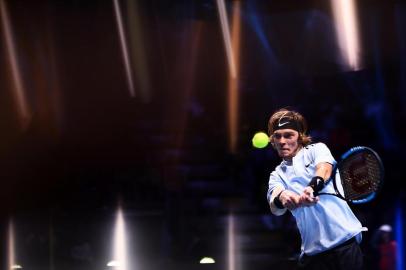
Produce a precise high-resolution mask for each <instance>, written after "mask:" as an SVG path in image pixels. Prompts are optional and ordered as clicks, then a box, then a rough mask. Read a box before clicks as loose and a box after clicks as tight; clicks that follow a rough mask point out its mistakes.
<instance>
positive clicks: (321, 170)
mask: <svg viewBox="0 0 406 270" xmlns="http://www.w3.org/2000/svg"><path fill="white" fill-rule="evenodd" d="M332 170H333V166H332V165H331V164H330V163H327V162H323V163H319V164H317V165H316V173H315V175H314V176H320V177H321V178H323V179H324V181H326V180H327V179H329V178H330V176H331V172H332Z"/></svg>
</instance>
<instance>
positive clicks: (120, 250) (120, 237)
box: [114, 208, 129, 270]
mask: <svg viewBox="0 0 406 270" xmlns="http://www.w3.org/2000/svg"><path fill="white" fill-rule="evenodd" d="M125 240H126V232H125V223H124V217H123V211H122V210H121V208H119V209H118V211H117V219H116V224H115V231H114V259H115V260H116V261H118V262H119V265H120V267H119V269H120V270H128V269H129V268H128V261H127V244H126V241H125Z"/></svg>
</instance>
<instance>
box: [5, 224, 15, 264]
mask: <svg viewBox="0 0 406 270" xmlns="http://www.w3.org/2000/svg"><path fill="white" fill-rule="evenodd" d="M15 263H16V261H15V244H14V225H13V221H12V220H11V219H10V221H9V223H8V235H7V267H8V269H11V268H12V267H13V265H15Z"/></svg>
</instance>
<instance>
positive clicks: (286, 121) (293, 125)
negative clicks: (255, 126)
mask: <svg viewBox="0 0 406 270" xmlns="http://www.w3.org/2000/svg"><path fill="white" fill-rule="evenodd" d="M278 129H293V130H296V131H297V132H299V133H302V132H303V128H302V125H301V124H300V123H299V122H298V121H296V120H295V119H292V118H290V117H288V116H285V115H283V116H282V117H281V118H279V121H275V123H274V124H273V131H276V130H278Z"/></svg>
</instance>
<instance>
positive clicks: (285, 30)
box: [0, 0, 406, 270]
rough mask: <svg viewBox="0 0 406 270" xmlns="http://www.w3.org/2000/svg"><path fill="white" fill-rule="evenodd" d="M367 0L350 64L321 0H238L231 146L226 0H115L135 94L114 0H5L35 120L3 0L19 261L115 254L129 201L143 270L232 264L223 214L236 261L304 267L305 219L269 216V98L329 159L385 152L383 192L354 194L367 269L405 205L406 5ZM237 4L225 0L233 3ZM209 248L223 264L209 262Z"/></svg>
mask: <svg viewBox="0 0 406 270" xmlns="http://www.w3.org/2000/svg"><path fill="white" fill-rule="evenodd" d="M357 3H358V13H357V14H358V17H359V23H360V24H359V33H360V48H361V54H360V59H361V62H362V68H361V69H359V70H356V71H351V70H349V69H348V68H346V67H345V65H344V64H343V61H342V60H341V59H340V57H339V50H338V45H337V42H336V37H335V34H334V24H333V20H332V14H331V8H330V5H329V2H328V1H310V0H305V1H290V0H289V1H286V0H285V1H261V0H253V1H241V2H240V4H241V43H240V72H239V74H238V94H239V110H238V112H239V119H238V120H239V122H238V131H237V132H238V143H237V147H236V150H235V151H230V149H229V147H228V145H229V139H228V135H227V127H228V121H227V108H228V96H227V87H228V65H227V58H226V53H225V49H224V48H225V47H224V43H223V38H222V34H221V27H220V24H219V18H218V12H217V6H216V2H215V1H209V0H206V1H203V0H202V1H186V0H184V1H180V0H179V1H178V0H176V1H169V0H167V1H164V0H161V1H158V0H151V1H127V2H126V1H121V2H120V4H121V8H122V14H123V16H124V19H123V20H124V27H125V31H126V35H127V37H128V47H129V52H130V57H131V65H132V68H133V74H132V76H133V79H134V84H135V92H136V96H135V97H131V96H130V94H129V91H128V85H127V81H126V77H125V69H124V65H123V60H122V54H121V48H120V40H119V35H118V31H117V25H116V20H115V17H114V9H113V2H112V1H107V0H106V1H104V0H100V1H79V0H76V1H75V0H71V1H68V0H61V1H24V0H17V1H6V4H7V12H8V15H9V22H10V25H11V28H12V33H13V39H14V48H15V51H16V54H17V59H18V67H19V70H20V72H21V79H22V82H23V86H24V91H25V94H26V98H27V104H28V107H29V118H28V119H22V118H21V117H20V116H19V113H18V107H17V105H16V104H17V103H16V101H15V95H14V93H15V85H13V80H12V71H11V67H10V62H9V57H8V55H9V51H8V49H7V46H6V38H5V28H4V13H2V24H1V25H2V28H1V30H0V33H1V42H0V130H1V137H0V138H1V139H0V157H1V168H0V179H1V183H2V185H1V196H0V220H1V224H2V225H1V229H2V231H1V233H2V236H3V238H4V241H2V243H4V244H3V246H2V249H1V251H2V256H3V257H2V258H5V257H6V255H5V254H6V243H7V241H6V239H7V237H6V233H7V224H8V222H9V220H10V218H11V219H12V220H13V221H14V224H15V235H16V250H17V251H16V252H17V253H16V254H17V255H16V256H17V261H18V262H19V263H20V264H21V265H23V267H24V268H25V269H50V270H53V269H58V270H59V269H61V270H62V269H78V270H79V269H106V268H107V267H106V263H107V262H108V261H109V260H110V259H111V258H110V257H111V255H109V252H110V250H111V246H112V241H111V240H112V231H113V224H114V219H115V211H116V209H117V207H118V206H119V205H121V206H122V207H123V209H124V212H125V219H126V221H127V228H128V230H129V232H130V234H131V236H130V237H129V242H130V243H131V247H132V250H131V260H132V261H133V264H134V269H162V267H164V268H168V269H172V268H173V269H197V268H206V269H221V268H225V267H226V266H227V248H226V243H227V224H228V218H229V215H230V214H232V215H233V217H234V221H235V229H236V232H237V233H236V243H237V244H238V247H237V248H236V249H235V254H236V256H237V268H238V269H245V268H249V269H270V268H272V267H276V268H277V269H294V267H295V260H296V257H297V255H298V254H297V253H298V251H299V249H300V236H299V235H298V233H297V231H296V227H295V223H294V221H293V220H292V217H291V215H290V214H288V215H285V216H283V217H274V216H271V214H270V212H269V209H268V205H267V202H266V191H267V181H268V175H269V173H270V172H271V171H272V170H273V168H274V167H275V166H276V165H277V164H278V163H279V162H280V160H279V158H278V157H277V156H276V153H275V152H274V151H273V150H272V149H271V147H270V146H268V147H267V148H264V149H254V148H253V147H252V145H251V138H252V136H253V135H254V133H255V132H257V131H260V130H263V131H266V129H267V121H268V118H269V116H270V115H271V114H272V112H274V111H275V110H277V109H279V108H281V107H287V106H289V107H291V108H293V109H295V110H298V111H300V112H301V113H302V114H303V115H304V116H305V117H306V118H307V119H308V122H309V127H310V134H311V135H312V137H313V140H314V141H315V142H318V141H323V142H325V143H326V144H327V145H328V146H329V147H330V149H331V151H332V152H333V154H334V156H335V157H336V158H339V156H340V155H341V153H343V152H344V151H346V150H347V149H349V148H350V147H352V146H355V145H365V146H369V147H372V148H373V149H375V150H376V151H377V152H378V153H379V154H380V155H381V157H382V159H383V162H384V165H385V170H386V175H385V185H384V188H383V190H382V192H381V193H380V195H379V196H378V197H377V199H376V200H374V201H373V202H371V203H369V204H367V205H353V206H352V209H353V210H354V212H355V213H356V215H357V217H358V218H359V219H360V220H361V222H362V223H363V225H364V226H366V227H368V228H369V232H367V233H365V234H364V241H363V243H362V247H363V250H364V253H365V259H366V262H367V266H368V269H374V267H375V266H376V261H375V259H376V256H375V254H374V253H373V250H372V249H371V245H370V239H371V237H372V235H373V233H374V231H375V230H376V229H377V228H378V227H379V226H380V225H381V224H384V223H387V224H390V225H391V226H392V227H396V224H398V225H399V224H402V223H403V219H400V220H399V213H401V214H402V213H403V215H404V210H403V208H402V207H404V191H405V190H404V184H403V181H404V179H403V178H404V176H403V172H404V170H403V168H402V166H403V163H404V157H403V153H404V151H405V144H404V141H403V138H402V137H403V134H404V131H405V128H404V125H405V123H406V122H405V115H406V107H405V105H406V91H405V90H406V57H405V55H406V54H405V53H406V19H405V16H406V5H405V3H403V2H401V1H393V0H392V1H357ZM234 5H236V1H226V6H227V10H228V14H229V18H230V17H231V15H230V14H231V12H230V11H231V10H232V8H233V6H234ZM3 8H4V5H3ZM396 217H398V219H397V218H396ZM402 226H403V227H402ZM400 228H401V231H404V230H403V229H404V225H401V227H400ZM204 255H205V256H206V255H211V256H213V257H215V259H216V260H217V264H215V265H214V267H213V265H199V264H198V260H199V259H200V258H201V257H202V256H204ZM2 261H5V260H2ZM4 265H5V264H4ZM135 265H136V266H135Z"/></svg>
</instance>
